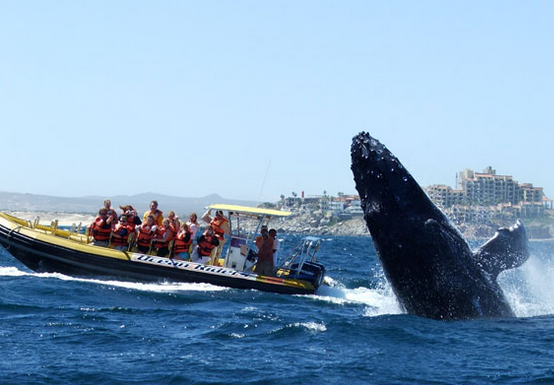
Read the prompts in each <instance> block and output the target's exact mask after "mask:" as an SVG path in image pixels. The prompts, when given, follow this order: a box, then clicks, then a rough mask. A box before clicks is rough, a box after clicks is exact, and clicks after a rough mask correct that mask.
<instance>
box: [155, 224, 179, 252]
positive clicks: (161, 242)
mask: <svg viewBox="0 0 554 385" xmlns="http://www.w3.org/2000/svg"><path fill="white" fill-rule="evenodd" d="M165 233H168V236H167V238H165V239H164V235H165ZM173 238H174V236H173V230H172V229H171V227H170V226H168V227H159V228H158V230H157V231H156V234H155V236H154V246H155V247H157V248H158V249H161V248H162V247H167V245H168V244H169V242H170V241H172V240H173Z"/></svg>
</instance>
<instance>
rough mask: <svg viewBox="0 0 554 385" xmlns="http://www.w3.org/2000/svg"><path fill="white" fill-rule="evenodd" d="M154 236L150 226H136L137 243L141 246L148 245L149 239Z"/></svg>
mask: <svg viewBox="0 0 554 385" xmlns="http://www.w3.org/2000/svg"><path fill="white" fill-rule="evenodd" d="M152 238H154V232H153V231H152V229H151V227H150V226H148V225H146V226H140V227H139V228H138V238H137V245H139V246H142V247H150V241H151V240H152Z"/></svg>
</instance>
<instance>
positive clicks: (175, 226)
mask: <svg viewBox="0 0 554 385" xmlns="http://www.w3.org/2000/svg"><path fill="white" fill-rule="evenodd" d="M167 219H169V226H171V230H173V234H177V233H178V232H179V228H180V227H181V223H180V222H179V218H178V217H177V215H175V211H173V210H172V211H170V212H168V213H167Z"/></svg>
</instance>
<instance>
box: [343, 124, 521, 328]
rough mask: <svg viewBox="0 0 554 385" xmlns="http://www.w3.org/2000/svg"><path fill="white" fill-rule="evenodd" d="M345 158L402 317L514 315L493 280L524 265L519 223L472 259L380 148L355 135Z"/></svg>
mask: <svg viewBox="0 0 554 385" xmlns="http://www.w3.org/2000/svg"><path fill="white" fill-rule="evenodd" d="M351 154H352V172H353V173H354V181H355V182H356V189H357V190H358V193H359V194H360V198H361V201H362V208H363V210H364V219H365V221H366V223H367V227H368V229H369V231H370V233H371V237H372V239H373V243H374V245H375V249H376V251H377V254H378V256H379V259H380V261H381V264H382V265H383V270H384V272H385V275H386V277H387V280H388V281H389V283H390V284H391V286H392V288H393V291H394V293H395V294H396V297H397V299H398V301H399V303H400V305H401V306H402V307H403V308H404V310H405V311H406V312H407V313H409V314H415V315H418V316H421V317H427V318H433V319H444V320H456V319H470V318H480V317H508V316H513V315H514V314H513V312H512V309H511V308H510V306H509V304H508V302H507V300H506V298H505V296H504V293H503V292H502V289H501V288H500V286H499V285H498V283H497V282H496V278H497V276H498V274H499V273H500V272H502V271H503V270H506V269H510V268H515V267H518V266H521V265H522V264H523V263H524V262H525V261H526V260H527V259H528V258H529V251H528V245H527V235H526V232H525V228H524V226H523V224H522V223H521V222H520V221H519V220H518V221H517V223H516V224H515V225H514V226H512V227H510V228H502V229H499V230H498V231H497V232H496V234H495V236H494V237H493V238H491V239H490V240H489V241H487V242H486V243H485V244H484V245H483V246H481V247H480V248H479V249H478V250H477V251H476V252H475V253H474V252H472V250H471V248H470V247H469V245H468V243H467V242H466V241H465V240H464V238H463V237H462V235H461V234H460V232H459V231H458V229H456V227H455V226H454V225H453V224H452V223H451V222H450V220H448V218H447V217H446V216H445V215H444V213H443V212H442V211H441V210H440V209H439V208H438V207H437V206H435V204H433V202H431V200H430V199H429V198H428V196H427V194H425V192H424V191H423V189H422V188H421V187H420V186H419V185H418V184H417V182H416V181H415V180H414V178H413V177H412V176H411V175H410V173H409V172H408V171H407V170H406V169H405V168H404V167H403V166H402V164H401V163H400V162H399V161H398V159H397V158H396V157H395V156H394V155H393V154H392V153H391V152H390V151H389V150H388V149H387V148H386V147H385V146H384V145H383V144H381V143H380V142H379V141H378V140H376V139H374V138H372V137H371V136H370V135H369V134H368V133H365V132H362V133H360V134H358V135H357V136H356V137H354V139H353V143H352V150H351Z"/></svg>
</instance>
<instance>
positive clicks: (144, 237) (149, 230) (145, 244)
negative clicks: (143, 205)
mask: <svg viewBox="0 0 554 385" xmlns="http://www.w3.org/2000/svg"><path fill="white" fill-rule="evenodd" d="M157 229H158V226H156V223H155V222H154V216H153V215H148V216H147V217H146V219H145V221H144V223H143V224H142V225H140V226H139V228H138V230H137V232H138V236H137V249H138V251H140V252H141V253H148V251H150V242H151V241H152V238H154V234H155V233H156V230H157Z"/></svg>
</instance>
